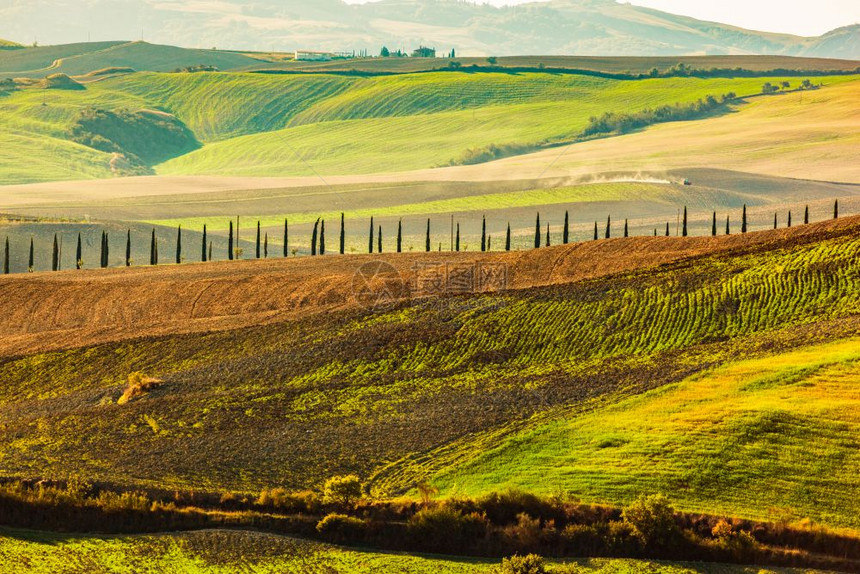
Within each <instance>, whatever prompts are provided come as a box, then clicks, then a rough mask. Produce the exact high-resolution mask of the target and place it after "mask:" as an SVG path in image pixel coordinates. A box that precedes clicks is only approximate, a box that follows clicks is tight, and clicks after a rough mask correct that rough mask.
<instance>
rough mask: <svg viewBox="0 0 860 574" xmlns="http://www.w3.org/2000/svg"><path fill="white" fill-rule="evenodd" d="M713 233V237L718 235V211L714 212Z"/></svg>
mask: <svg viewBox="0 0 860 574" xmlns="http://www.w3.org/2000/svg"><path fill="white" fill-rule="evenodd" d="M711 235H712V236H713V237H716V236H717V212H716V211H715V212H714V221H713V222H712V223H711Z"/></svg>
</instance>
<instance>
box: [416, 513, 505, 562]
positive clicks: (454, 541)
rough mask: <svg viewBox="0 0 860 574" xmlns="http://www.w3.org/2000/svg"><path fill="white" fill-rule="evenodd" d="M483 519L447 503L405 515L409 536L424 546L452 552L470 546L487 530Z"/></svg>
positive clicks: (434, 549)
mask: <svg viewBox="0 0 860 574" xmlns="http://www.w3.org/2000/svg"><path fill="white" fill-rule="evenodd" d="M487 524H488V523H487V520H486V518H484V517H483V516H480V515H479V514H476V513H472V514H468V515H465V514H463V513H461V512H460V511H458V510H455V509H453V508H449V507H447V506H440V507H438V508H425V509H424V510H421V511H419V512H418V513H416V514H415V515H414V516H412V517H411V518H410V519H409V522H407V524H406V529H407V531H408V533H409V536H410V538H412V540H413V541H414V542H415V543H416V544H417V545H419V546H420V547H421V548H424V549H425V550H431V551H442V552H446V551H447V552H453V551H458V550H461V549H466V548H470V547H471V546H472V545H473V544H474V543H475V542H476V541H477V540H479V539H481V538H483V537H484V536H485V535H486V534H487Z"/></svg>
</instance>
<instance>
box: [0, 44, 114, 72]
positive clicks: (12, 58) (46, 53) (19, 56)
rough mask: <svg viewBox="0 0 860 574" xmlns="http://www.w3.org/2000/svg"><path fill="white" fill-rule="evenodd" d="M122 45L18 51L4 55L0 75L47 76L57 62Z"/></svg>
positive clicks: (0, 64)
mask: <svg viewBox="0 0 860 574" xmlns="http://www.w3.org/2000/svg"><path fill="white" fill-rule="evenodd" d="M122 44H124V42H88V43H81V44H64V45H59V46H38V47H29V48H25V49H23V50H16V51H15V52H12V53H7V54H4V55H3V58H2V59H0V75H4V76H7V77H8V76H25V75H27V74H28V73H35V72H42V74H41V75H45V74H46V73H48V71H49V69H51V66H52V65H53V64H54V62H56V61H57V60H62V59H64V58H74V57H76V56H81V55H83V54H97V53H101V52H104V51H105V50H108V49H110V48H113V47H116V46H120V45H122Z"/></svg>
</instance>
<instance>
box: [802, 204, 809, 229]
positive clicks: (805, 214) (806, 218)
mask: <svg viewBox="0 0 860 574" xmlns="http://www.w3.org/2000/svg"><path fill="white" fill-rule="evenodd" d="M803 224H804V225H809V206H808V205H807V206H806V209H805V210H804V211H803Z"/></svg>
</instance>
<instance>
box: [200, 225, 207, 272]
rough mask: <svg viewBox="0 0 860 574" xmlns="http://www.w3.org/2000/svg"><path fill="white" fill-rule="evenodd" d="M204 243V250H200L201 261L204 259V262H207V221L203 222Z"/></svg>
mask: <svg viewBox="0 0 860 574" xmlns="http://www.w3.org/2000/svg"><path fill="white" fill-rule="evenodd" d="M202 244H203V247H202V251H201V252H200V261H202V262H203V263H206V259H207V257H206V244H207V240H206V224H205V223H204V224H203V243H202Z"/></svg>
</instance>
